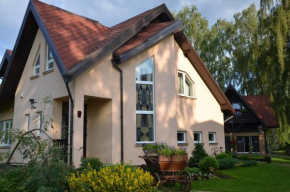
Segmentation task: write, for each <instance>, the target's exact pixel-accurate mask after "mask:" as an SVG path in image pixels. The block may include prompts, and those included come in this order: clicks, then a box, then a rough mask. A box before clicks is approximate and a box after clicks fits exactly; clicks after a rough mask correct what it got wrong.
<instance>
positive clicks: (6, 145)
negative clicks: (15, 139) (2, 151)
mask: <svg viewBox="0 0 290 192" xmlns="http://www.w3.org/2000/svg"><path fill="white" fill-rule="evenodd" d="M7 122H8V123H9V127H8V130H10V129H12V120H11V119H10V120H5V121H0V125H1V131H2V133H3V135H2V137H1V146H2V147H9V146H11V144H10V141H9V136H8V140H7V142H6V143H5V142H4V140H5V134H4V132H5V131H6V129H7V127H6V123H7ZM3 125H5V126H4V127H3Z"/></svg>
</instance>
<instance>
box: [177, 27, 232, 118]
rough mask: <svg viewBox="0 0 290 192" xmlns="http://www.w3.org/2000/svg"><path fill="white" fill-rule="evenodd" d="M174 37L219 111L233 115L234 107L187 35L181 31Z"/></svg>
mask: <svg viewBox="0 0 290 192" xmlns="http://www.w3.org/2000/svg"><path fill="white" fill-rule="evenodd" d="M174 38H175V40H176V42H177V43H178V45H179V46H180V48H181V49H182V51H183V53H184V55H185V56H186V57H187V58H188V60H189V61H190V62H191V64H192V65H193V67H194V68H195V69H196V71H197V72H198V74H199V75H200V77H201V78H202V80H203V81H204V82H205V84H206V85H207V87H208V88H209V90H210V91H211V93H212V94H213V96H214V97H215V99H216V100H217V102H218V103H219V105H220V106H221V111H223V112H225V113H228V114H231V115H233V114H234V113H235V110H234V108H233V107H232V105H231V103H230V102H229V100H228V99H227V97H226V96H225V94H224V92H223V91H222V90H221V89H220V87H219V86H218V84H217V83H216V81H215V80H214V78H213V77H212V75H211V74H210V72H209V71H208V69H207V68H206V66H205V65H204V63H203V62H202V60H201V58H200V57H199V56H198V55H197V53H196V52H195V50H194V48H193V47H192V45H191V43H190V42H189V41H188V39H187V37H186V36H185V34H184V33H183V32H178V33H176V34H175V35H174Z"/></svg>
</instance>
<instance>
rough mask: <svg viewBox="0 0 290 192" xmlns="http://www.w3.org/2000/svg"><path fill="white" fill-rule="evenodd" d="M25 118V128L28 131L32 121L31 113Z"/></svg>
mask: <svg viewBox="0 0 290 192" xmlns="http://www.w3.org/2000/svg"><path fill="white" fill-rule="evenodd" d="M25 119H26V124H25V130H26V132H28V131H29V123H30V115H29V114H27V115H25Z"/></svg>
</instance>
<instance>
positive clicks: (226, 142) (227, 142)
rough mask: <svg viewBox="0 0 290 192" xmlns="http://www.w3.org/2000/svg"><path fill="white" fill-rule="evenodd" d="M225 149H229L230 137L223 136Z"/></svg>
mask: <svg viewBox="0 0 290 192" xmlns="http://www.w3.org/2000/svg"><path fill="white" fill-rule="evenodd" d="M225 144H226V151H231V138H230V137H225Z"/></svg>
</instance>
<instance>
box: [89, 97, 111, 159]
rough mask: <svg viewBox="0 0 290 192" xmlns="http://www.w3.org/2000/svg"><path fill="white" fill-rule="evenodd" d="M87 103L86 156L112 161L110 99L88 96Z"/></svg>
mask: <svg viewBox="0 0 290 192" xmlns="http://www.w3.org/2000/svg"><path fill="white" fill-rule="evenodd" d="M86 104H87V113H88V117H87V157H99V158H100V160H101V161H102V162H103V163H111V162H112V149H113V146H112V101H111V100H105V99H93V98H89V99H88V101H87V102H86Z"/></svg>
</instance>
